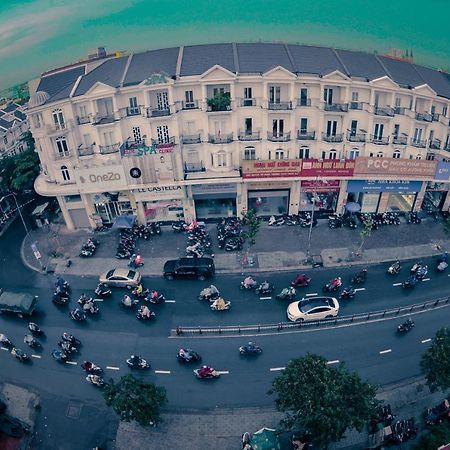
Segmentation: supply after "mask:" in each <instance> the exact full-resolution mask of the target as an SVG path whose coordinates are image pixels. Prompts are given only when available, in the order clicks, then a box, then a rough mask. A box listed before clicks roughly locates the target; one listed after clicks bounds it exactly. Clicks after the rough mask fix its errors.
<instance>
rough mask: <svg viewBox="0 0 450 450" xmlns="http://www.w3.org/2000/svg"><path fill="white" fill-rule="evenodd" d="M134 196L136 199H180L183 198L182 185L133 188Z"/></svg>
mask: <svg viewBox="0 0 450 450" xmlns="http://www.w3.org/2000/svg"><path fill="white" fill-rule="evenodd" d="M132 192H133V194H134V198H135V199H136V200H137V201H154V200H160V199H165V200H166V199H167V200H173V199H180V198H184V196H185V195H184V186H181V185H179V184H178V185H168V186H150V187H145V188H141V189H133V191H132Z"/></svg>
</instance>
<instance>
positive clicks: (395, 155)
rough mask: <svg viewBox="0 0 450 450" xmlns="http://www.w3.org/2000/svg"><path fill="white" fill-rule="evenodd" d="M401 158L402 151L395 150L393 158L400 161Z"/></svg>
mask: <svg viewBox="0 0 450 450" xmlns="http://www.w3.org/2000/svg"><path fill="white" fill-rule="evenodd" d="M400 156H401V152H400V150H394V153H393V154H392V157H393V158H396V159H398V158H400Z"/></svg>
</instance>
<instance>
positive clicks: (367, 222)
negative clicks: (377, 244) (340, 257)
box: [356, 219, 374, 255]
mask: <svg viewBox="0 0 450 450" xmlns="http://www.w3.org/2000/svg"><path fill="white" fill-rule="evenodd" d="M362 226H363V227H362V230H361V231H360V233H359V236H360V237H361V243H360V244H359V247H358V250H357V252H356V253H357V254H359V255H360V254H361V252H362V249H363V247H364V243H365V242H366V239H367V238H368V237H370V236H372V231H373V229H374V228H373V222H372V219H364V220H363V223H362Z"/></svg>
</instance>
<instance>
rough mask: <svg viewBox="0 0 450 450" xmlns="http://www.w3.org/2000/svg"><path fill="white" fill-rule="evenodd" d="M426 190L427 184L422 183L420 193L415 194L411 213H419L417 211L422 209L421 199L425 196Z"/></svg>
mask: <svg viewBox="0 0 450 450" xmlns="http://www.w3.org/2000/svg"><path fill="white" fill-rule="evenodd" d="M426 190H427V182H426V181H424V182H423V183H422V187H421V189H420V191H419V192H418V193H417V197H416V201H415V203H414V209H413V211H419V209H420V208H421V207H422V202H423V198H424V196H425V191H426Z"/></svg>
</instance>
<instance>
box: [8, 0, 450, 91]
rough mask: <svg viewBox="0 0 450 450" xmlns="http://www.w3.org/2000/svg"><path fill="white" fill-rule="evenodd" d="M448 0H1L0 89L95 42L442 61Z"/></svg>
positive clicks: (448, 43)
mask: <svg viewBox="0 0 450 450" xmlns="http://www.w3.org/2000/svg"><path fill="white" fill-rule="evenodd" d="M449 23H450V0H428V1H427V2H423V1H418V0H377V1H373V0H322V1H317V0H316V1H314V0H247V1H242V0H159V1H156V0H71V1H69V0H1V1H0V89H4V88H7V87H9V86H11V85H13V84H16V83H19V82H22V81H25V80H28V79H31V78H35V77H37V76H38V75H39V74H40V73H41V72H42V71H44V70H48V69H51V68H54V67H57V66H60V65H63V64H68V63H70V62H73V61H75V60H77V59H80V58H82V57H84V56H85V55H87V53H88V52H89V51H90V50H92V49H94V48H95V47H97V46H106V47H107V50H108V51H112V50H127V51H140V50H146V49H154V48H162V47H170V46H177V45H188V44H199V43H212V42H230V41H234V42H237V41H252V42H255V41H258V40H262V41H269V42H270V41H288V42H292V43H307V44H319V45H327V46H334V47H340V48H350V49H362V50H365V51H369V52H373V51H375V50H376V51H378V52H379V53H385V52H387V51H388V49H389V48H392V47H394V48H399V49H401V50H405V49H412V50H413V53H414V57H415V61H416V62H418V63H420V64H424V65H428V66H431V67H435V68H442V69H444V70H450V25H449Z"/></svg>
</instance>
